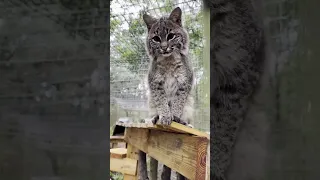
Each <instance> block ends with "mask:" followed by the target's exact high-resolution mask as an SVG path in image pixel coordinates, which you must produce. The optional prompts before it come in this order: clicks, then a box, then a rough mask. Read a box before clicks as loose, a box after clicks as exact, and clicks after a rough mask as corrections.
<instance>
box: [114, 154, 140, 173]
mask: <svg viewBox="0 0 320 180" xmlns="http://www.w3.org/2000/svg"><path fill="white" fill-rule="evenodd" d="M110 171H114V172H120V173H123V174H129V175H135V174H136V173H137V160H136V159H130V158H124V159H118V158H110Z"/></svg>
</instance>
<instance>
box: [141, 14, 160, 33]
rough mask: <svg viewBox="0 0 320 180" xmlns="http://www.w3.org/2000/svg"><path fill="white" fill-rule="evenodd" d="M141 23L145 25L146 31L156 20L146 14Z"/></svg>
mask: <svg viewBox="0 0 320 180" xmlns="http://www.w3.org/2000/svg"><path fill="white" fill-rule="evenodd" d="M143 21H144V22H145V23H146V25H147V28H148V30H150V29H151V27H152V25H153V24H154V23H156V22H157V19H155V18H153V17H152V16H149V15H148V14H144V15H143Z"/></svg>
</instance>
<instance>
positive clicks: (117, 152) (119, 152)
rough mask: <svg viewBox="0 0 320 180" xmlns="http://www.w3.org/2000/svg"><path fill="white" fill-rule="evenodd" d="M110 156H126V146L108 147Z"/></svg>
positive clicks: (119, 157)
mask: <svg viewBox="0 0 320 180" xmlns="http://www.w3.org/2000/svg"><path fill="white" fill-rule="evenodd" d="M110 157H112V158H118V159H123V158H126V157H127V149H126V148H113V149H110Z"/></svg>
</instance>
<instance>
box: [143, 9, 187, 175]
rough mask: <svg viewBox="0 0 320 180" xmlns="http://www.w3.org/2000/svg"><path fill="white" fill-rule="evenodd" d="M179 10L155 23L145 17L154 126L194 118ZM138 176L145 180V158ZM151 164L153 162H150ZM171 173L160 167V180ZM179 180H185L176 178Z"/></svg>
mask: <svg viewBox="0 0 320 180" xmlns="http://www.w3.org/2000/svg"><path fill="white" fill-rule="evenodd" d="M181 15H182V12H181V9H180V8H179V7H177V8H175V9H174V10H173V11H172V12H171V14H170V16H169V17H166V16H164V17H161V18H160V19H156V18H154V17H152V16H150V15H147V14H144V15H143V20H144V22H145V24H146V26H147V29H148V35H147V39H146V49H147V53H148V55H149V57H150V68H149V73H148V85H149V92H150V93H149V99H148V101H149V109H150V110H149V112H150V117H151V121H152V122H153V123H154V124H156V123H157V124H164V125H170V124H171V122H172V121H177V122H179V123H181V124H184V125H188V124H190V122H191V120H192V117H193V98H192V96H191V90H192V87H193V70H192V67H191V63H190V62H189V59H188V46H189V39H188V34H187V32H186V31H185V30H184V28H183V27H182V23H181ZM139 158H140V159H139V161H140V163H139V172H140V176H141V177H140V178H141V179H142V180H147V179H148V175H147V168H146V154H145V153H144V152H142V151H141V152H140V153H139ZM151 161H156V160H154V159H152V158H151ZM170 176H171V169H170V168H168V167H166V166H165V165H164V166H163V172H162V175H161V178H162V179H163V180H166V179H170ZM178 178H180V179H184V178H183V176H182V175H179V174H178Z"/></svg>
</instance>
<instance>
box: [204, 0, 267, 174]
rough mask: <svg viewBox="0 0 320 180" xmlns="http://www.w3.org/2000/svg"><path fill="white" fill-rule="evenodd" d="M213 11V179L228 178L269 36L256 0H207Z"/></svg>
mask: <svg viewBox="0 0 320 180" xmlns="http://www.w3.org/2000/svg"><path fill="white" fill-rule="evenodd" d="M206 5H207V7H209V8H210V13H211V19H210V31H211V37H210V38H211V43H210V56H211V64H213V68H212V70H211V71H212V76H211V78H212V79H211V82H212V83H211V87H210V90H211V96H210V103H211V116H212V119H211V121H210V132H211V138H210V139H211V143H210V144H211V148H210V149H211V150H210V151H211V152H210V157H211V159H210V165H211V167H212V168H211V173H210V176H211V178H210V179H213V180H225V179H226V178H227V177H228V176H227V172H228V167H229V165H230V162H231V156H232V150H233V146H234V143H235V141H236V138H237V132H238V131H239V128H240V127H241V124H242V122H243V120H244V118H245V117H246V114H247V111H248V108H249V105H250V103H251V102H250V101H251V98H253V96H254V94H255V91H257V90H258V88H259V83H260V80H261V78H262V74H263V69H264V63H265V33H264V31H263V29H262V26H261V22H259V21H258V19H257V18H256V17H257V15H256V13H255V12H254V9H253V6H252V2H251V0H210V1H209V0H208V1H207V2H206Z"/></svg>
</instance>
